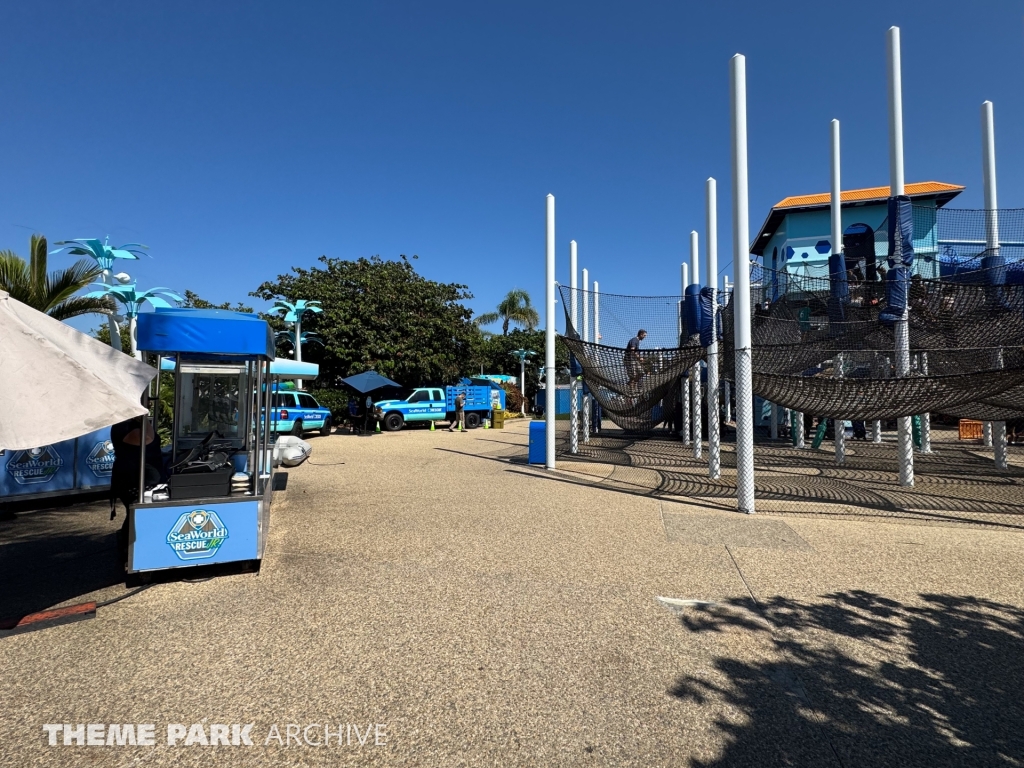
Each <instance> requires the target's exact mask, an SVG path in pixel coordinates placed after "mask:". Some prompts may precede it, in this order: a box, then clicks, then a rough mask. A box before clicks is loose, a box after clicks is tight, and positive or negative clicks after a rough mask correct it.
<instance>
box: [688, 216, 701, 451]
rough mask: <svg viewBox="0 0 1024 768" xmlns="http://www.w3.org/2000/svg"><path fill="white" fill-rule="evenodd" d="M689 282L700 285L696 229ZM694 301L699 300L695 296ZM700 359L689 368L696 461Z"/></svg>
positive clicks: (692, 246)
mask: <svg viewBox="0 0 1024 768" xmlns="http://www.w3.org/2000/svg"><path fill="white" fill-rule="evenodd" d="M690 273H691V274H690V281H691V282H690V284H691V285H696V286H698V287H699V286H700V249H699V248H698V235H697V231H696V230H693V231H691V232H690ZM696 301H698V302H699V301H700V297H697V299H696ZM700 379H701V375H700V361H698V362H697V363H695V364H694V366H693V368H691V369H690V388H691V391H692V395H691V400H692V404H693V418H692V423H693V458H695V459H697V460H698V461H699V460H700V459H701V458H702V457H703V455H704V422H703V418H702V413H701V410H702V403H701V386H700V385H701V381H700Z"/></svg>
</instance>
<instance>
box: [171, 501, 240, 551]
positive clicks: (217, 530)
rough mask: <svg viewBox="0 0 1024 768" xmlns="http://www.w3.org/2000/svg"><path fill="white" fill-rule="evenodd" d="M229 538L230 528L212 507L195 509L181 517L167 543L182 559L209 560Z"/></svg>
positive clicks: (173, 527)
mask: <svg viewBox="0 0 1024 768" xmlns="http://www.w3.org/2000/svg"><path fill="white" fill-rule="evenodd" d="M227 538H228V529H227V527H226V526H225V525H224V523H223V522H222V521H221V519H220V518H219V517H218V516H217V513H216V512H214V511H213V510H212V509H193V510H192V511H191V512H185V513H183V514H182V516H181V517H179V518H178V519H177V520H176V521H175V523H174V525H173V526H172V527H171V530H170V532H169V533H168V534H167V544H168V545H169V546H170V547H171V549H173V550H174V553H175V554H176V555H177V556H178V557H179V558H181V559H182V560H209V559H210V558H211V557H213V556H214V555H216V554H217V550H219V549H220V548H221V545H222V544H223V543H224V542H225V540H226V539H227Z"/></svg>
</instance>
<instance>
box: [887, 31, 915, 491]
mask: <svg viewBox="0 0 1024 768" xmlns="http://www.w3.org/2000/svg"><path fill="white" fill-rule="evenodd" d="M888 40H889V46H888V52H889V56H888V65H889V187H890V194H892V195H893V196H896V195H902V194H904V187H903V81H902V74H901V65H900V29H899V27H889V32H888ZM890 223H891V222H890ZM897 258H898V257H897ZM908 310H909V305H908V307H907V309H905V310H904V312H903V317H902V319H900V320H897V321H896V327H895V336H896V350H895V352H896V375H897V376H900V377H904V376H907V375H909V374H910V328H909V323H908V318H907V314H908ZM897 423H898V426H899V431H898V445H899V462H900V485H902V486H912V485H913V484H914V438H913V432H912V430H911V423H910V417H909V416H901V417H900V418H899V419H898V421H897Z"/></svg>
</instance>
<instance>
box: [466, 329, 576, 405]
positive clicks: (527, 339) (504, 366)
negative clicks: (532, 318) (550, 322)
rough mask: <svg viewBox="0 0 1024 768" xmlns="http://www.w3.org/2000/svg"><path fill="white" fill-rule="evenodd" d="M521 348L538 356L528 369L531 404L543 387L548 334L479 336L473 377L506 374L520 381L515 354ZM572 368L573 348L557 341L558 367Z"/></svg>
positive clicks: (517, 332) (519, 331) (522, 332)
mask: <svg viewBox="0 0 1024 768" xmlns="http://www.w3.org/2000/svg"><path fill="white" fill-rule="evenodd" d="M517 349H528V350H531V351H533V352H534V353H535V354H534V356H533V357H532V358H531V359H530V362H529V363H528V364H527V366H526V392H525V393H524V394H525V395H526V396H527V397H528V398H529V401H530V402H532V401H533V397H534V396H535V395H536V393H537V389H538V388H539V386H540V373H541V370H542V368H543V367H544V331H525V330H522V329H519V328H516V329H514V330H512V331H510V332H509V334H508V335H507V336H505V335H502V336H498V335H491V334H484V333H478V335H477V337H476V339H475V340H474V344H473V355H472V358H471V360H470V369H471V371H470V374H469V375H472V374H473V373H477V374H479V373H480V371H481V369H483V372H484V373H503V374H506V375H509V376H515V377H516V381H517V382H518V381H519V360H518V358H516V357H514V356H513V355H512V352H513V351H514V350H517ZM568 367H569V349H568V347H566V346H565V345H564V344H563V343H562V342H561V340H556V342H555V368H568Z"/></svg>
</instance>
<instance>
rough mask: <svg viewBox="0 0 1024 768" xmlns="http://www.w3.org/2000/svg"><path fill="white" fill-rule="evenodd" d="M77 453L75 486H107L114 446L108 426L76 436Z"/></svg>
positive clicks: (112, 466) (112, 463)
mask: <svg viewBox="0 0 1024 768" xmlns="http://www.w3.org/2000/svg"><path fill="white" fill-rule="evenodd" d="M135 450H138V448H136V449H135ZM77 454H78V457H77V459H76V460H75V464H76V466H75V469H76V473H75V474H76V475H77V478H76V483H75V487H76V488H107V487H109V485H110V472H111V470H112V469H113V468H114V446H113V444H112V443H111V442H110V427H104V428H103V429H100V430H97V431H96V432H90V433H89V434H87V435H82V436H81V437H80V438H78V451H77Z"/></svg>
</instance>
